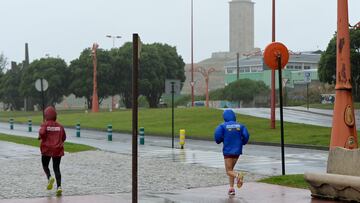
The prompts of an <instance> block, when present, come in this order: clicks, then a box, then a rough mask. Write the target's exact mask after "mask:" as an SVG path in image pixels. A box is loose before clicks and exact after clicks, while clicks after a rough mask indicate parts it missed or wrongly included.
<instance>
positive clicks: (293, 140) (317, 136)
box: [0, 108, 331, 146]
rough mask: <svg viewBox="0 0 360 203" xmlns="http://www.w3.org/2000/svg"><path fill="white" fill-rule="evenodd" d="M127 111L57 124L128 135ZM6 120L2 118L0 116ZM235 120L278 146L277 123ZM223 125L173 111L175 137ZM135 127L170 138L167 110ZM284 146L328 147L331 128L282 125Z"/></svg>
mask: <svg viewBox="0 0 360 203" xmlns="http://www.w3.org/2000/svg"><path fill="white" fill-rule="evenodd" d="M131 115H132V113H131V110H120V111H114V112H99V113H84V112H73V113H70V112H69V111H67V112H64V113H63V112H59V115H58V121H60V122H61V123H62V124H63V125H64V126H68V127H75V125H76V123H77V122H80V123H81V127H82V128H93V129H100V130H104V131H105V130H106V127H107V125H108V124H112V125H113V130H114V131H117V132H125V133H131V129H132V127H131ZM8 116H9V117H10V116H11V117H14V118H15V122H23V123H26V122H27V120H28V118H29V117H30V114H29V115H26V116H24V115H22V114H21V113H14V114H13V115H10V114H8ZM31 118H32V120H33V123H36V124H39V123H40V122H41V120H42V117H41V113H40V114H39V113H37V114H35V115H33V116H31ZM0 119H3V121H8V118H5V116H2V117H0ZM237 120H238V121H239V122H241V123H243V124H245V125H246V126H247V128H248V130H249V132H250V135H251V138H250V140H251V141H252V142H254V141H256V142H269V143H280V127H279V126H280V122H277V123H276V125H277V127H276V129H270V127H269V126H270V122H269V120H268V119H263V118H256V117H252V116H246V115H239V114H238V115H237ZM221 122H223V119H222V111H221V110H217V109H206V108H176V109H175V134H176V136H178V134H179V129H185V130H186V136H187V137H191V138H197V139H205V140H213V133H214V130H215V128H216V126H217V125H218V124H219V123H221ZM139 127H144V128H145V135H146V134H151V135H161V136H169V137H170V136H171V109H170V108H166V109H139ZM284 128H285V131H284V133H285V143H287V144H305V145H316V146H329V140H330V133H331V129H330V128H328V127H319V126H312V125H305V124H295V123H287V122H285V123H284Z"/></svg>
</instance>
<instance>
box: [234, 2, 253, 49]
mask: <svg viewBox="0 0 360 203" xmlns="http://www.w3.org/2000/svg"><path fill="white" fill-rule="evenodd" d="M229 21H230V22H229V36H230V37H229V40H230V41H229V51H230V53H240V54H243V53H247V52H251V51H253V49H254V2H252V1H251V0H232V1H230V2H229Z"/></svg>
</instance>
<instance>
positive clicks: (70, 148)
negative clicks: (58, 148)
mask: <svg viewBox="0 0 360 203" xmlns="http://www.w3.org/2000/svg"><path fill="white" fill-rule="evenodd" d="M0 141H7V142H14V143H17V144H24V145H30V146H33V147H39V145H40V141H39V140H38V139H35V138H31V137H21V136H14V135H5V134H0ZM64 149H65V151H66V152H70V153H73V152H82V151H89V150H95V149H96V148H94V147H91V146H88V145H83V144H74V143H69V142H65V145H64Z"/></svg>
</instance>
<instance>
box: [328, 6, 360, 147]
mask: <svg viewBox="0 0 360 203" xmlns="http://www.w3.org/2000/svg"><path fill="white" fill-rule="evenodd" d="M337 4H338V9H337V12H338V17H337V39H336V48H337V49H336V86H335V91H336V95H335V105H334V116H333V126H332V130H331V141H330V148H335V147H344V148H347V149H354V148H358V142H357V132H356V125H355V114H354V106H353V100H352V93H351V89H352V86H351V67H350V65H351V64H350V34H349V17H348V0H338V1H337Z"/></svg>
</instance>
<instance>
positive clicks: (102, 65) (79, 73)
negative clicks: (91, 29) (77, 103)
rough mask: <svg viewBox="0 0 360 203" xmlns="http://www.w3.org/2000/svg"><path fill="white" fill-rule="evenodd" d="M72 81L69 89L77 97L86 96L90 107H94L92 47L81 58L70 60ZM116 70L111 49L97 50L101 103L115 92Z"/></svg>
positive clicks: (83, 52)
mask: <svg viewBox="0 0 360 203" xmlns="http://www.w3.org/2000/svg"><path fill="white" fill-rule="evenodd" d="M69 69H70V73H71V83H70V85H69V90H70V92H71V93H73V94H74V95H75V96H76V97H85V99H86V101H87V106H88V108H89V109H91V107H92V94H93V62H92V57H91V49H90V48H87V49H84V50H83V51H82V52H81V54H80V56H79V58H77V59H75V60H73V61H71V62H70V66H69ZM114 73H115V70H113V68H112V65H111V57H110V54H109V51H106V50H103V49H98V50H97V88H98V89H97V91H98V96H99V103H101V102H102V101H103V99H104V98H106V97H108V96H111V95H114V94H115V89H114V88H115V87H116V85H115V80H116V78H115V76H114Z"/></svg>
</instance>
